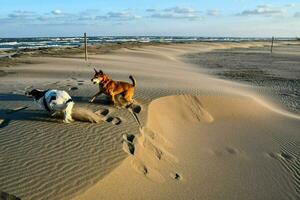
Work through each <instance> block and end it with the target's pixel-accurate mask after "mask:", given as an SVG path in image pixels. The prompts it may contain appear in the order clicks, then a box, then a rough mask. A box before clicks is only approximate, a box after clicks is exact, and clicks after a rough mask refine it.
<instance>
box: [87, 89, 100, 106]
mask: <svg viewBox="0 0 300 200" xmlns="http://www.w3.org/2000/svg"><path fill="white" fill-rule="evenodd" d="M100 94H102V92H101V91H99V92H97V93H96V94H95V95H94V96H93V97H92V98H91V99H90V101H89V102H90V103H92V102H93V101H95V99H96V97H97V96H99V95H100Z"/></svg>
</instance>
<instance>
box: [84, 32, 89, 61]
mask: <svg viewBox="0 0 300 200" xmlns="http://www.w3.org/2000/svg"><path fill="white" fill-rule="evenodd" d="M84 54H85V61H87V60H88V55H87V37H86V33H84Z"/></svg>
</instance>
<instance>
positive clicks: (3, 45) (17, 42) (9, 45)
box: [0, 36, 296, 50]
mask: <svg viewBox="0 0 300 200" xmlns="http://www.w3.org/2000/svg"><path fill="white" fill-rule="evenodd" d="M270 39H271V38H253V37H252V38H251V37H249V38H245V37H243V38H241V37H180V36H176V37H175V36H95V37H88V44H105V43H120V42H142V43H147V42H161V43H171V42H191V41H204V42H216V41H217V42H226V41H236V42H238V41H261V40H264V41H265V40H270ZM276 39H277V40H296V38H276ZM83 42H84V38H83V37H32V38H0V50H18V49H28V48H30V49H37V48H49V47H76V46H80V45H82V43H83Z"/></svg>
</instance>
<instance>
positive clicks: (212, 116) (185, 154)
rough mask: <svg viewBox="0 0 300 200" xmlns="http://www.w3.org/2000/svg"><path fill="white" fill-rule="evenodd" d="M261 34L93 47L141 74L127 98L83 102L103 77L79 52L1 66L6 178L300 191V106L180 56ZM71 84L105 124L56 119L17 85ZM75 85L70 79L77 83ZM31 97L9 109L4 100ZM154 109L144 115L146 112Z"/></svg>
mask: <svg viewBox="0 0 300 200" xmlns="http://www.w3.org/2000/svg"><path fill="white" fill-rule="evenodd" d="M251 45H263V44H261V43H251V44H250V43H241V44H231V43H226V44H224V43H223V44H212V43H210V44H205V43H204V44H189V45H187V44H177V45H175V44H174V45H166V46H153V47H152V46H147V47H143V48H136V49H120V50H116V51H114V52H113V53H109V54H104V55H93V56H92V57H91V58H90V61H89V62H90V64H91V65H93V66H94V65H96V66H97V67H98V68H101V69H103V70H104V72H108V73H109V74H111V75H112V77H113V78H114V79H122V80H128V75H129V74H133V75H134V76H135V77H136V79H137V83H138V88H137V91H136V101H137V102H136V104H135V105H136V107H135V108H134V109H133V110H134V111H135V112H136V114H135V115H136V116H137V117H138V119H139V120H140V122H141V124H140V125H139V124H138V123H137V121H136V120H135V118H134V117H133V115H132V112H130V110H127V109H118V108H114V107H111V106H109V105H107V104H106V101H105V97H101V99H98V101H97V102H96V103H94V104H88V103H87V101H88V99H89V97H90V96H92V95H93V94H94V93H95V92H96V90H97V87H96V86H94V85H91V83H90V82H89V79H90V76H91V74H92V69H91V67H88V66H86V64H85V63H84V62H83V61H81V60H79V59H76V58H32V60H33V61H35V62H36V63H38V64H34V65H20V66H17V67H13V68H8V69H5V70H6V71H8V72H10V73H9V74H8V75H7V76H5V77H1V85H0V91H1V94H0V95H1V102H0V103H1V111H0V117H1V118H5V119H6V123H3V125H1V128H0V152H1V157H0V160H1V162H0V175H1V176H0V188H1V190H3V191H5V192H9V193H12V194H15V195H17V196H19V197H22V198H24V199H40V198H44V199H70V198H75V199H297V197H298V198H299V190H300V186H299V183H300V180H299V167H300V165H299V164H300V163H299V154H300V151H299V133H298V132H299V130H300V123H299V119H300V118H299V116H297V115H293V114H290V113H288V112H286V111H284V110H283V109H281V108H280V106H279V105H275V104H274V103H271V101H270V99H272V97H268V98H266V97H263V95H262V94H260V93H259V91H257V90H256V89H255V88H250V87H248V86H245V85H241V84H237V83H232V82H229V81H224V80H217V79H214V78H212V77H209V76H207V75H203V74H201V73H199V70H198V69H197V68H195V66H192V65H188V64H186V63H183V62H182V61H181V60H179V59H178V56H179V55H181V54H184V53H187V52H197V51H207V50H211V49H213V48H230V47H237V46H238V47H248V46H251ZM28 86H34V87H42V88H49V87H55V88H61V89H69V88H70V89H71V90H70V94H71V95H72V96H74V98H75V102H77V105H79V106H82V107H87V108H89V109H91V110H93V111H97V110H99V111H98V112H96V113H98V114H100V113H102V115H103V120H104V122H103V123H100V124H90V123H82V122H76V123H74V124H71V125H65V124H62V123H61V122H60V121H59V120H57V119H48V118H47V116H46V115H45V114H43V112H42V111H40V110H39V109H38V108H37V107H35V106H34V105H33V104H32V103H31V102H30V101H28V99H27V98H25V97H23V96H22V95H21V93H23V91H24V90H25V89H26V88H28ZM72 88H73V89H72ZM24 105H27V106H28V107H29V108H28V109H26V110H20V111H18V112H14V113H11V114H6V111H7V109H14V108H16V107H19V106H24ZM146 118H147V120H146Z"/></svg>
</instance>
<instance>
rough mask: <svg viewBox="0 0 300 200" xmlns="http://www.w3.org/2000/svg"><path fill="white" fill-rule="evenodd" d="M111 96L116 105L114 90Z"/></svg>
mask: <svg viewBox="0 0 300 200" xmlns="http://www.w3.org/2000/svg"><path fill="white" fill-rule="evenodd" d="M110 97H111V101H112V103H113V104H114V105H115V104H116V100H115V94H114V93H113V92H110Z"/></svg>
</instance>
